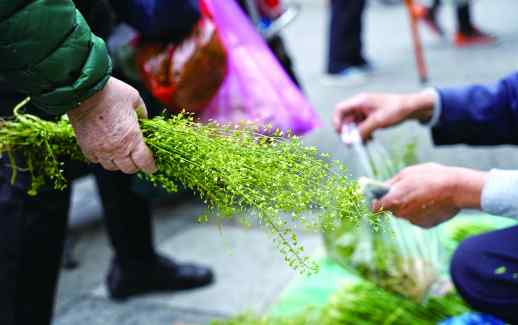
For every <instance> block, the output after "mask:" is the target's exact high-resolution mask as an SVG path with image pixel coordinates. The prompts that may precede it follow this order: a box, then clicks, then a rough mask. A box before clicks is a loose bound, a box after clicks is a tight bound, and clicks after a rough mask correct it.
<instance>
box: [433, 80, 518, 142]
mask: <svg viewBox="0 0 518 325" xmlns="http://www.w3.org/2000/svg"><path fill="white" fill-rule="evenodd" d="M438 93H439V95H440V103H439V104H440V106H441V107H442V111H441V114H440V118H439V120H438V122H437V123H436V124H435V125H434V127H433V128H432V137H433V140H434V143H435V144H438V145H449V144H469V145H499V144H518V74H512V75H510V76H508V77H506V78H504V79H502V80H500V81H498V82H497V83H494V84H491V85H473V86H467V87H457V88H444V89H438Z"/></svg>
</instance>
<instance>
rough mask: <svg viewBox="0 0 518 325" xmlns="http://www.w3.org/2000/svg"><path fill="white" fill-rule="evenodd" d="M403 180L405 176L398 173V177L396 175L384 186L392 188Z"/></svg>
mask: <svg viewBox="0 0 518 325" xmlns="http://www.w3.org/2000/svg"><path fill="white" fill-rule="evenodd" d="M402 179H403V174H401V173H397V174H396V175H394V177H392V178H391V179H389V180H388V181H385V182H384V184H385V185H387V186H388V187H392V186H394V185H396V184H397V183H398V182H400V181H401V180H402Z"/></svg>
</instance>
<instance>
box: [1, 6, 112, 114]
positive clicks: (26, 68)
mask: <svg viewBox="0 0 518 325" xmlns="http://www.w3.org/2000/svg"><path fill="white" fill-rule="evenodd" d="M0 17H1V18H2V19H0V41H1V42H2V44H4V46H1V47H0V78H1V79H3V80H5V81H8V82H9V83H10V84H11V85H12V86H13V88H14V90H16V91H17V92H20V93H23V94H25V95H27V96H31V97H32V103H33V104H34V105H36V106H37V107H38V108H40V109H43V110H46V111H47V112H49V113H52V114H61V113H64V112H66V111H68V110H70V109H72V108H74V107H77V106H78V105H79V104H80V103H81V102H82V101H84V100H85V99H86V98H89V97H90V96H91V95H93V94H94V93H96V92H97V91H99V90H100V89H102V88H103V87H104V85H105V84H106V82H107V80H108V77H109V74H110V72H111V62H110V58H109V56H108V53H107V51H106V47H105V45H104V42H103V41H102V40H101V39H99V38H98V37H96V36H95V35H93V34H92V32H91V31H90V28H89V26H88V24H87V23H86V21H85V20H84V18H83V17H82V16H81V14H80V13H79V12H78V11H77V10H76V8H75V6H74V3H73V2H72V1H71V0H68V1H13V0H0Z"/></svg>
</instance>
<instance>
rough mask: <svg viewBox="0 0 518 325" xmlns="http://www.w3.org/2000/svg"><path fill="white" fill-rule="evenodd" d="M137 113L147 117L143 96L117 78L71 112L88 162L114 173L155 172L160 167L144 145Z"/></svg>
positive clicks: (78, 140) (71, 118)
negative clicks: (98, 164)
mask: <svg viewBox="0 0 518 325" xmlns="http://www.w3.org/2000/svg"><path fill="white" fill-rule="evenodd" d="M136 112H137V113H136ZM137 114H139V116H140V117H147V111H146V107H145V105H144V102H143V101H142V98H141V97H140V95H139V93H138V92H137V90H135V89H134V88H133V87H131V86H129V85H127V84H125V83H124V82H122V81H120V80H118V79H115V78H113V77H112V78H110V80H108V83H107V84H106V86H105V87H104V88H103V90H101V91H100V92H98V93H96V94H95V95H93V96H92V97H90V98H88V100H86V101H85V102H84V103H82V104H81V105H80V106H79V107H77V108H75V109H73V110H71V111H70V112H68V116H69V118H70V122H71V123H72V126H73V127H74V130H75V133H76V138H77V142H78V143H79V146H80V147H81V150H82V151H83V154H84V155H85V157H86V158H87V159H89V160H90V161H92V162H95V163H100V164H101V165H102V166H103V167H104V168H105V169H107V170H110V171H116V170H121V171H122V172H124V173H126V174H133V173H136V172H137V171H139V170H141V171H144V172H146V173H153V172H155V171H156V169H157V168H156V166H155V161H154V159H153V154H152V153H151V150H149V148H148V147H147V146H146V144H145V143H144V138H143V136H142V133H141V131H140V128H139V125H138V120H137Z"/></svg>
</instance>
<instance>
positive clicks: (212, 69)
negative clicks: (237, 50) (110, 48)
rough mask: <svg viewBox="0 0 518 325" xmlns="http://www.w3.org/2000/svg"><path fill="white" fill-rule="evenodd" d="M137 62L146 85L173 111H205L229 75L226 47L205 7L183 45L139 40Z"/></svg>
mask: <svg viewBox="0 0 518 325" xmlns="http://www.w3.org/2000/svg"><path fill="white" fill-rule="evenodd" d="M136 62H137V66H138V70H139V74H140V79H141V80H142V81H143V82H144V84H145V86H146V88H147V89H148V90H149V91H150V92H151V94H152V95H153V97H154V98H156V99H157V100H158V101H159V102H160V103H161V104H163V105H165V106H166V107H167V108H168V109H169V110H171V111H173V112H179V111H182V110H185V111H189V112H195V113H197V112H200V111H201V110H203V109H204V108H205V107H207V105H208V104H209V102H210V101H211V99H212V98H213V97H214V95H215V94H216V93H217V92H218V90H219V88H220V86H221V84H222V83H223V80H224V79H225V76H226V74H227V54H226V51H225V48H224V46H223V44H222V41H221V39H220V37H219V34H218V32H217V29H216V27H215V25H214V23H213V21H212V19H211V17H210V16H209V15H208V13H207V11H205V10H202V18H201V19H200V21H199V22H198V24H197V25H196V26H195V27H194V29H193V31H192V32H191V34H190V35H189V36H188V37H186V38H185V39H184V40H183V41H182V42H180V43H179V44H174V43H165V44H164V43H159V42H137V51H136Z"/></svg>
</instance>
